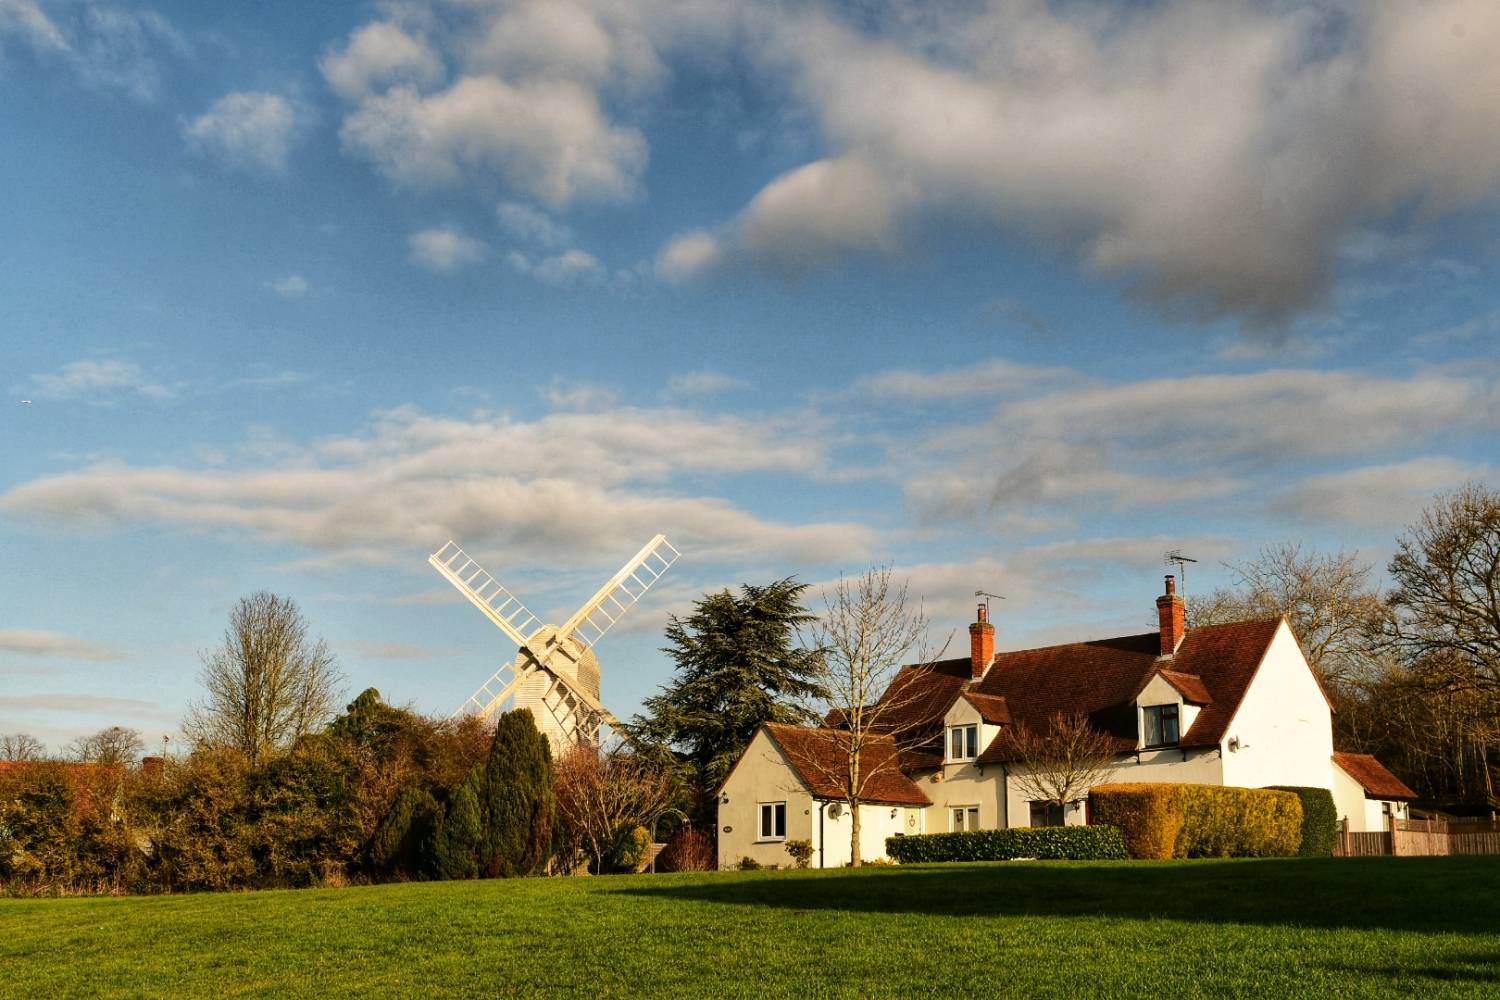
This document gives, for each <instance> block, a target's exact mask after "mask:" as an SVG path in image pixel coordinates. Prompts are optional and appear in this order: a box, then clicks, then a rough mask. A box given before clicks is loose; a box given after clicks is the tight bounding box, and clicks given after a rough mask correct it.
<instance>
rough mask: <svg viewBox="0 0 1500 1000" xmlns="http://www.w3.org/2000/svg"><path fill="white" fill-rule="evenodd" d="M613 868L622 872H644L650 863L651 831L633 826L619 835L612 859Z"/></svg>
mask: <svg viewBox="0 0 1500 1000" xmlns="http://www.w3.org/2000/svg"><path fill="white" fill-rule="evenodd" d="M612 860H613V861H614V865H615V868H616V869H618V870H619V871H622V872H640V871H645V869H646V865H648V864H650V862H651V831H650V830H648V829H646V828H645V827H644V826H633V827H631V828H630V829H628V830H626V831H625V832H624V833H623V834H621V835H620V842H619V844H617V845H616V846H615V856H614V858H613V859H612Z"/></svg>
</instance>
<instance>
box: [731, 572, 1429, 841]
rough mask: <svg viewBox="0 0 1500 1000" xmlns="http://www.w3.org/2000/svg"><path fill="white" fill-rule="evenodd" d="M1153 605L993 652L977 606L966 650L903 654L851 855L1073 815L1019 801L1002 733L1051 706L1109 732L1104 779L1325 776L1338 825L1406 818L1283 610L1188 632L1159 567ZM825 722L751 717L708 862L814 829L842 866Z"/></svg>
mask: <svg viewBox="0 0 1500 1000" xmlns="http://www.w3.org/2000/svg"><path fill="white" fill-rule="evenodd" d="M1156 605H1157V614H1158V618H1159V623H1160V628H1159V630H1158V631H1156V632H1148V633H1145V634H1143V635H1132V636H1122V637H1120V638H1116V639H1100V640H1093V641H1089V642H1076V643H1068V644H1065V645H1060V646H1047V647H1044V648H1041V649H1027V650H1018V651H1015V652H1002V653H999V654H996V653H995V652H994V642H995V629H994V626H993V625H992V624H990V622H989V621H988V620H987V617H988V616H987V614H986V610H985V608H984V607H983V606H981V607H980V609H979V616H978V617H979V620H978V621H976V622H975V623H974V624H972V625H970V626H969V635H970V655H969V656H968V657H966V658H962V659H952V660H941V661H938V662H936V663H930V664H921V665H914V666H906V667H902V668H901V670H900V672H899V673H898V674H897V675H896V677H895V678H894V679H893V680H892V682H891V685H890V687H889V688H888V689H887V691H886V692H885V694H884V695H883V696H882V699H881V701H882V702H884V703H886V705H887V706H888V710H887V711H886V712H885V713H884V715H883V717H882V724H883V725H884V726H887V727H888V728H889V730H890V732H891V733H894V734H897V735H898V736H899V739H900V743H901V749H900V751H899V752H898V750H897V746H896V742H895V740H891V742H890V743H889V744H888V745H886V746H885V748H884V749H883V750H882V751H881V754H880V757H879V759H880V760H881V761H883V762H885V761H888V762H890V763H888V764H886V765H885V771H887V772H889V773H888V775H887V774H882V775H881V776H880V778H881V780H880V782H879V794H878V795H872V796H871V797H870V801H869V802H868V803H867V804H866V805H864V806H862V807H861V838H860V840H861V854H862V855H863V856H864V857H866V858H873V857H880V856H881V855H883V854H884V841H885V838H886V837H888V836H890V835H892V834H896V833H932V832H940V831H949V830H971V829H997V828H1005V827H1016V826H1044V825H1056V824H1059V823H1067V824H1078V823H1085V822H1087V819H1088V817H1087V815H1086V813H1087V801H1086V798H1080V800H1079V801H1076V802H1072V803H1069V804H1068V806H1067V807H1066V808H1065V809H1064V810H1063V811H1062V815H1058V814H1057V812H1056V810H1055V809H1053V808H1049V807H1048V806H1047V805H1046V804H1045V803H1041V802H1032V801H1029V800H1028V797H1027V796H1026V794H1025V793H1024V792H1023V791H1022V790H1021V788H1020V786H1019V783H1018V782H1017V781H1016V775H1017V772H1018V769H1019V768H1020V767H1022V765H1021V764H1020V763H1019V762H1018V761H1017V760H1016V758H1015V756H1014V754H1013V753H1012V752H1011V751H1010V749H1009V746H1008V743H1007V741H1006V740H1002V739H999V738H998V737H999V736H1000V734H1001V732H1002V731H1003V730H1004V729H1005V728H1006V727H1007V726H1012V725H1015V724H1017V723H1023V724H1024V725H1025V726H1026V727H1027V728H1029V729H1031V730H1032V731H1033V732H1040V731H1045V730H1046V729H1047V728H1048V726H1049V725H1050V721H1051V720H1052V719H1053V718H1055V717H1056V716H1057V715H1059V714H1062V715H1065V716H1073V715H1082V716H1084V717H1086V718H1087V719H1088V721H1089V723H1090V724H1091V725H1092V726H1093V728H1095V729H1097V730H1099V731H1100V732H1103V733H1105V734H1107V735H1108V736H1109V737H1111V738H1112V739H1113V741H1114V743H1115V747H1116V749H1117V751H1118V756H1117V758H1116V760H1115V768H1114V772H1113V773H1112V774H1111V775H1110V776H1109V779H1108V780H1110V781H1117V782H1124V781H1148V782H1150V781H1162V782H1192V783H1202V784H1214V785H1235V786H1241V787H1250V788H1257V787H1263V786H1266V785H1306V786H1314V787H1319V788H1327V789H1330V790H1331V791H1332V792H1333V794H1334V801H1335V804H1336V805H1337V806H1338V809H1339V812H1340V816H1341V817H1347V818H1348V820H1349V829H1350V830H1352V831H1360V830H1379V829H1383V828H1384V822H1385V821H1384V818H1383V817H1384V815H1385V812H1386V811H1387V806H1389V810H1390V811H1393V812H1394V814H1396V815H1404V809H1405V802H1406V801H1408V800H1409V799H1410V798H1412V797H1413V796H1412V793H1411V790H1410V789H1408V788H1406V786H1405V785H1402V784H1401V783H1400V782H1399V781H1398V780H1396V778H1395V777H1394V776H1393V775H1391V774H1390V772H1389V771H1386V770H1385V768H1384V767H1382V766H1381V765H1380V764H1379V762H1378V761H1375V759H1374V758H1373V757H1368V756H1365V755H1352V754H1340V755H1335V754H1334V750H1333V722H1332V709H1331V706H1330V704H1329V702H1328V698H1327V696H1326V695H1325V694H1324V692H1323V689H1322V687H1321V686H1320V685H1319V683H1318V680H1317V677H1316V675H1315V674H1314V673H1313V671H1312V668H1311V667H1309V666H1308V663H1307V660H1306V658H1305V657H1304V656H1303V654H1302V649H1301V647H1300V646H1299V644H1298V642H1297V637H1296V636H1295V635H1293V634H1292V630H1291V628H1290V626H1289V625H1288V624H1287V622H1286V620H1285V619H1277V620H1266V621H1246V622H1234V623H1230V624H1223V625H1206V626H1202V627H1199V628H1194V629H1192V630H1191V631H1189V630H1188V629H1187V628H1186V624H1185V614H1184V607H1183V601H1182V598H1181V597H1180V596H1179V595H1178V594H1177V593H1176V586H1175V581H1174V580H1173V578H1172V577H1170V576H1168V577H1167V578H1166V593H1164V594H1163V595H1162V596H1161V597H1159V598H1157V601H1156ZM836 721H837V720H836V719H835V720H830V722H836ZM833 732H834V731H832V730H827V729H823V730H807V729H798V728H796V727H789V726H769V725H768V726H763V727H762V728H761V730H760V731H759V732H758V733H757V734H756V736H755V738H754V739H753V740H752V741H751V743H750V745H749V747H748V748H747V749H746V751H745V754H744V755H743V756H742V757H741V759H740V761H739V762H738V763H737V764H736V765H735V767H734V769H733V770H732V771H731V772H730V774H729V776H728V778H726V779H725V782H724V784H723V786H722V787H721V788H720V790H719V862H720V864H721V866H726V867H727V866H733V865H734V864H736V863H737V862H738V861H739V860H740V859H741V858H743V857H752V858H754V859H756V860H757V861H759V862H761V863H762V864H783V865H784V864H787V863H788V861H789V857H788V855H787V853H786V850H785V841H786V840H787V839H802V840H812V841H813V844H814V852H815V853H814V859H813V864H814V865H815V866H817V865H819V864H820V862H821V864H822V865H824V866H834V865H841V864H844V863H846V862H847V860H848V855H849V830H848V826H847V823H848V816H847V815H846V813H847V810H846V809H843V808H842V807H841V806H839V805H837V803H839V801H840V800H841V799H842V798H843V795H842V794H840V788H841V787H842V786H841V784H840V783H839V782H838V781H837V780H835V779H836V776H837V775H836V768H833V767H830V766H829V762H828V761H827V760H820V758H819V755H820V754H822V755H826V754H827V753H829V751H830V749H831V748H834V747H836V742H835V740H834V737H833V735H832V734H833ZM835 756H837V755H836V754H835ZM1336 760H1337V761H1338V763H1337V764H1336V763H1335V761H1336ZM898 765H899V766H898ZM876 766H880V765H873V764H869V763H866V765H865V768H866V769H869V768H871V767H876ZM887 778H889V780H886V779H887ZM1371 803H1374V804H1373V805H1371Z"/></svg>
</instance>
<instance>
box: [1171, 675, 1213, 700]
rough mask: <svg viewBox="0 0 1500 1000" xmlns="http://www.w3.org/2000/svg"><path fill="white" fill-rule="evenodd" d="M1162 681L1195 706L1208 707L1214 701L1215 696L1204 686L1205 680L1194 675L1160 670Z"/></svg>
mask: <svg viewBox="0 0 1500 1000" xmlns="http://www.w3.org/2000/svg"><path fill="white" fill-rule="evenodd" d="M1157 673H1158V674H1160V675H1161V679H1162V680H1164V681H1166V682H1167V683H1168V684H1170V685H1172V686H1173V687H1174V688H1176V689H1177V693H1178V694H1180V695H1182V697H1183V699H1184V700H1185V701H1188V702H1190V703H1192V704H1194V705H1207V704H1208V703H1209V702H1211V701H1213V700H1214V699H1213V695H1211V694H1209V693H1208V688H1206V687H1204V686H1203V678H1202V677H1196V676H1194V675H1193V674H1184V673H1182V672H1180V671H1177V670H1158V671H1157Z"/></svg>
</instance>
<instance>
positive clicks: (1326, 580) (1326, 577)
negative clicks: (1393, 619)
mask: <svg viewBox="0 0 1500 1000" xmlns="http://www.w3.org/2000/svg"><path fill="white" fill-rule="evenodd" d="M1225 565H1226V567H1227V568H1228V569H1230V570H1231V571H1232V572H1233V573H1234V575H1235V587H1234V588H1233V589H1230V588H1222V587H1221V588H1219V589H1217V590H1215V591H1213V592H1212V593H1210V594H1207V595H1205V596H1203V597H1197V598H1189V600H1188V608H1187V614H1188V623H1189V624H1190V625H1213V624H1218V623H1220V622H1231V621H1244V620H1246V619H1249V618H1271V617H1278V616H1284V617H1285V618H1286V619H1287V621H1289V622H1290V623H1291V626H1292V631H1293V632H1295V633H1296V634H1297V638H1298V639H1299V640H1300V641H1301V643H1302V649H1303V651H1304V652H1305V653H1306V654H1307V661H1308V663H1309V664H1310V665H1311V666H1312V668H1313V669H1314V670H1316V671H1317V672H1318V676H1319V677H1320V678H1322V679H1323V681H1324V682H1326V683H1328V684H1330V685H1332V686H1336V687H1344V686H1347V685H1349V684H1351V683H1354V682H1355V681H1357V680H1359V679H1361V678H1362V677H1364V676H1365V675H1366V673H1367V672H1368V669H1369V667H1370V665H1371V663H1372V658H1373V656H1374V652H1373V649H1372V647H1373V645H1374V643H1373V641H1372V639H1373V637H1374V636H1376V635H1377V634H1378V633H1379V631H1380V628H1381V625H1382V622H1383V621H1384V619H1385V618H1386V616H1387V609H1386V605H1385V602H1384V601H1383V600H1382V599H1381V597H1380V594H1379V593H1378V592H1377V591H1376V590H1375V588H1374V587H1372V586H1371V584H1370V567H1369V565H1368V564H1365V563H1361V562H1360V561H1359V557H1358V555H1357V554H1350V553H1346V552H1335V553H1331V554H1324V553H1318V552H1307V553H1304V552H1303V551H1302V546H1300V545H1298V544H1295V543H1292V542H1284V543H1282V544H1280V545H1273V546H1269V547H1267V548H1264V549H1261V551H1260V553H1259V555H1257V556H1256V557H1255V558H1254V559H1251V560H1249V561H1247V562H1241V563H1226V564H1225Z"/></svg>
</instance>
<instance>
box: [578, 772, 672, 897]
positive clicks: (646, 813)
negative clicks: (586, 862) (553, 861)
mask: <svg viewBox="0 0 1500 1000" xmlns="http://www.w3.org/2000/svg"><path fill="white" fill-rule="evenodd" d="M552 782H553V784H552V789H553V793H554V794H555V795H556V797H557V818H558V820H559V827H560V828H561V833H562V835H563V839H564V841H566V842H568V844H567V847H566V848H565V849H564V850H563V851H561V852H559V854H560V856H559V857H558V863H559V864H561V865H563V866H564V867H567V866H571V864H572V862H573V858H574V857H575V856H576V854H577V852H578V851H580V850H581V851H583V852H585V853H586V854H587V855H588V856H589V858H590V859H591V861H592V863H593V867H594V870H595V871H596V872H603V871H604V870H605V868H606V865H607V863H608V861H609V858H610V856H611V855H612V854H613V853H614V850H615V848H616V846H618V844H619V842H620V838H621V836H622V835H623V834H624V833H625V832H626V831H628V830H630V829H632V828H634V827H637V826H645V827H649V826H650V825H651V823H652V821H653V820H655V819H656V818H657V817H658V816H660V815H661V814H662V813H663V812H664V811H666V810H667V809H668V808H669V807H670V806H671V802H672V792H673V789H672V779H671V775H670V774H669V773H668V772H667V771H666V770H665V769H663V768H659V767H656V766H654V765H652V764H651V763H650V762H649V761H647V760H645V759H644V758H642V757H640V756H637V755H636V754H634V753H631V752H629V751H628V750H627V749H626V748H625V746H624V745H623V744H621V745H618V746H615V747H611V748H608V749H601V748H598V747H594V746H590V745H587V744H580V745H578V746H575V747H573V748H572V749H570V750H568V751H567V752H565V753H564V754H563V755H562V756H561V757H559V758H558V759H557V761H556V762H555V763H554V764H553V778H552Z"/></svg>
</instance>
